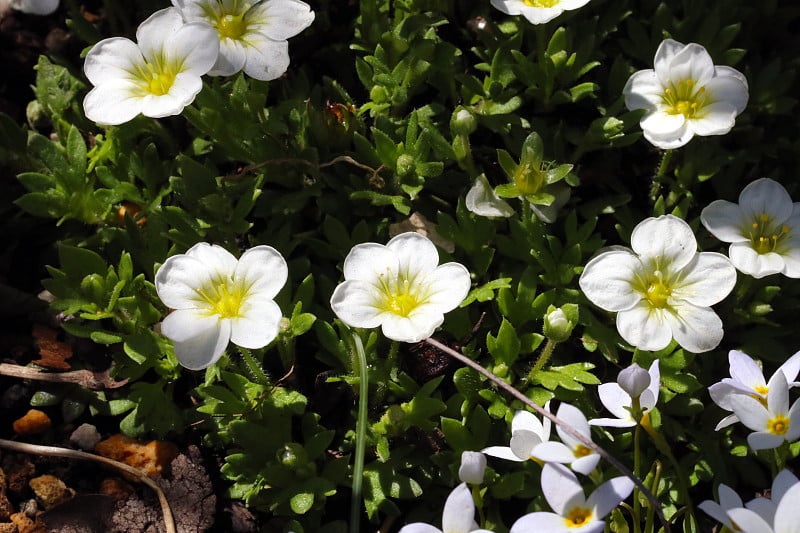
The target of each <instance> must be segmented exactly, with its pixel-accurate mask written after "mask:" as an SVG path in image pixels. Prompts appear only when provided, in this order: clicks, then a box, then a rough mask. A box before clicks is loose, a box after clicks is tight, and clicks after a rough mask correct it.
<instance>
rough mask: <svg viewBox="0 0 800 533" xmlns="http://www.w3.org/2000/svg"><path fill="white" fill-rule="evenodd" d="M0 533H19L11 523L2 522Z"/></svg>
mask: <svg viewBox="0 0 800 533" xmlns="http://www.w3.org/2000/svg"><path fill="white" fill-rule="evenodd" d="M0 533H19V529H17V524H15V523H13V522H4V523H0Z"/></svg>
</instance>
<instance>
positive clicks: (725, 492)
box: [697, 483, 744, 531]
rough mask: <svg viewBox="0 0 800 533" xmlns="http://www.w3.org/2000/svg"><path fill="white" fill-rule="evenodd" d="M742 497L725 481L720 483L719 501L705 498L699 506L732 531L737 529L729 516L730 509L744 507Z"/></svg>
mask: <svg viewBox="0 0 800 533" xmlns="http://www.w3.org/2000/svg"><path fill="white" fill-rule="evenodd" d="M743 506H744V504H743V503H742V499H741V498H740V497H739V495H738V494H736V492H735V491H734V490H733V489H732V488H730V487H729V486H727V485H726V484H725V483H720V484H719V503H717V502H715V501H714V500H705V501H703V502H701V503H700V504H699V505H698V506H697V507H698V508H699V509H700V510H701V511H703V512H704V513H706V514H707V515H709V516H710V517H711V518H713V519H714V520H716V521H717V522H719V523H721V524H722V525H724V526H725V527H727V528H728V529H729V530H731V531H736V530H737V529H736V527H734V525H733V521H732V520H731V518H730V517H729V516H728V511H729V510H731V509H736V508H738V507H743Z"/></svg>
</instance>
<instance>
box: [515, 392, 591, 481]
mask: <svg viewBox="0 0 800 533" xmlns="http://www.w3.org/2000/svg"><path fill="white" fill-rule="evenodd" d="M556 416H557V417H558V418H560V419H561V420H563V421H564V422H566V423H567V424H568V425H569V426H570V427H572V429H574V430H575V431H576V432H577V433H579V434H580V435H582V436H583V437H585V438H586V439H588V440H589V441H591V440H592V433H591V430H590V428H589V423H588V422H587V421H586V416H584V414H583V413H582V412H581V410H580V409H578V408H577V407H575V406H574V405H570V404H568V403H562V404H561V405H560V406H558V412H557V413H556ZM556 432H557V433H558V437H559V438H560V439H561V442H555V441H551V442H542V443H541V444H537V445H536V446H534V447H533V450H531V452H530V455H531V457H533V458H535V459H539V460H540V461H544V462H546V463H568V464H569V466H570V468H572V469H573V470H574V471H576V472H580V473H581V474H584V475H588V474H589V473H590V472H591V471H592V470H594V468H595V467H596V466H597V463H598V462H599V461H600V455H599V454H598V453H597V452H595V451H593V450H592V449H591V448H589V447H588V446H586V445H585V444H584V443H583V442H582V441H580V440H578V439H577V438H575V437H574V436H573V435H571V434H570V433H568V432H567V431H566V430H565V429H564V428H562V427H561V426H556Z"/></svg>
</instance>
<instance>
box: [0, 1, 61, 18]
mask: <svg viewBox="0 0 800 533" xmlns="http://www.w3.org/2000/svg"><path fill="white" fill-rule="evenodd" d="M9 7H10V8H11V9H16V10H17V11H22V12H23V13H30V14H31V15H49V14H50V13H52V12H54V11H55V10H56V9H58V0H0V12H2V11H5V10H6V9H7V8H9Z"/></svg>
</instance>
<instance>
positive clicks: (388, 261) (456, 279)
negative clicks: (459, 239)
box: [331, 232, 471, 342]
mask: <svg viewBox="0 0 800 533" xmlns="http://www.w3.org/2000/svg"><path fill="white" fill-rule="evenodd" d="M438 263H439V253H438V252H437V251H436V246H434V244H433V243H432V242H431V241H430V240H429V239H427V238H426V237H423V236H422V235H420V234H418V233H413V232H408V233H401V234H400V235H397V236H396V237H394V238H392V239H391V240H390V241H389V242H388V243H387V244H386V245H385V246H384V245H382V244H377V243H374V242H368V243H364V244H358V245H356V246H354V247H353V249H352V250H350V253H349V254H347V257H346V258H345V260H344V279H345V281H344V282H342V283H340V284H339V285H338V286H337V287H336V289H335V290H334V291H333V296H331V308H332V309H333V312H334V313H336V316H338V317H339V319H340V320H341V321H342V322H344V323H345V324H347V325H348V326H351V327H354V328H375V327H378V326H381V328H382V330H383V334H384V335H385V336H386V337H388V338H390V339H392V340H395V341H400V342H419V341H421V340H423V339H425V338H427V337H430V336H431V334H432V333H433V332H434V330H435V329H436V328H437V327H439V326H440V325H441V324H442V322H444V313H447V312H448V311H451V310H453V309H455V308H456V307H457V306H458V304H460V303H461V302H462V301H463V300H464V298H465V297H466V296H467V293H468V292H469V287H470V284H471V282H470V277H469V271H468V270H467V269H466V267H464V265H461V264H459V263H445V264H444V265H439V266H437V265H438Z"/></svg>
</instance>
